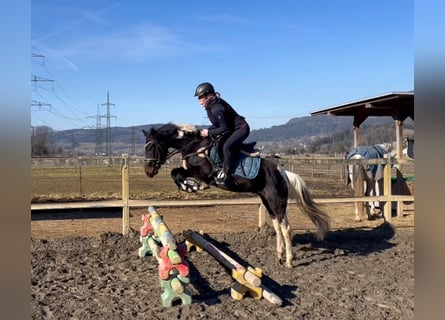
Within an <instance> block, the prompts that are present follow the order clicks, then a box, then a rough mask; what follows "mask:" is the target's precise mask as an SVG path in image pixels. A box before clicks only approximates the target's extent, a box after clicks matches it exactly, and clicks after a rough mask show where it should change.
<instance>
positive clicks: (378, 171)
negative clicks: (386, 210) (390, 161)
mask: <svg viewBox="0 0 445 320" xmlns="http://www.w3.org/2000/svg"><path fill="white" fill-rule="evenodd" d="M391 149H392V145H391V144H390V143H383V144H376V145H373V146H360V147H357V148H353V149H351V150H350V151H349V152H348V153H347V154H346V155H345V159H346V160H351V159H379V158H383V157H384V155H385V154H387V153H389V152H390V150H391ZM390 156H394V153H393V152H391V153H390ZM362 182H363V183H362ZM349 184H351V188H352V190H353V191H354V194H355V195H356V196H379V195H381V192H382V190H383V166H382V165H381V164H372V165H368V164H366V165H362V164H347V165H346V185H349ZM354 205H355V221H357V222H358V221H361V220H362V219H361V217H360V207H359V206H361V202H355V203H354ZM381 214H382V210H381V208H380V202H379V201H369V202H368V203H367V206H366V215H367V217H368V220H374V219H375V218H377V217H378V216H379V215H381Z"/></svg>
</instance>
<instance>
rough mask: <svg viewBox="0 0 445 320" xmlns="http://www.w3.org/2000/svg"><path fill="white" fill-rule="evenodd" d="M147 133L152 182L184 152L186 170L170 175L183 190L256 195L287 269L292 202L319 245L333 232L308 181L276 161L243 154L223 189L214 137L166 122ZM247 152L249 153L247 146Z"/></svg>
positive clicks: (147, 171) (147, 167)
mask: <svg viewBox="0 0 445 320" xmlns="http://www.w3.org/2000/svg"><path fill="white" fill-rule="evenodd" d="M142 132H143V134H144V135H145V138H146V142H145V159H144V170H145V174H146V175H147V176H148V177H149V178H152V177H154V176H155V175H156V174H158V172H159V169H160V168H161V166H162V165H163V164H164V163H165V162H166V160H167V159H169V158H171V157H172V156H173V155H174V154H178V153H179V154H181V157H182V166H181V167H178V168H174V169H172V170H171V173H170V174H171V178H172V179H173V181H174V182H175V184H176V185H177V187H178V189H179V190H181V191H186V192H197V191H198V190H200V189H205V188H206V187H210V186H216V187H218V188H221V189H225V190H229V191H233V192H250V193H254V194H257V195H258V196H259V197H260V199H261V201H262V203H263V205H264V207H265V208H266V209H267V212H268V214H269V216H270V218H271V220H272V224H273V227H274V229H275V233H276V238H277V241H276V252H277V255H278V259H279V262H280V263H282V262H283V260H282V259H283V251H285V259H286V261H285V264H286V267H288V268H291V267H292V263H291V261H292V259H293V253H292V243H291V237H290V226H289V221H288V216H287V203H288V199H294V200H296V203H297V205H298V206H299V208H300V209H301V211H302V212H303V213H304V214H306V215H307V216H308V217H309V218H310V219H311V221H312V222H313V223H314V224H315V226H316V239H317V240H323V239H324V237H325V235H326V233H327V231H328V230H329V229H330V225H331V220H330V217H329V216H328V215H327V213H326V212H325V211H323V210H322V209H321V208H320V207H319V206H318V205H317V204H316V203H315V202H314V200H313V197H312V195H311V193H310V192H309V189H308V188H307V186H306V183H305V182H304V181H303V179H302V178H301V177H300V176H299V175H297V174H296V173H293V172H290V171H286V170H284V169H282V168H281V167H280V165H277V164H276V163H275V162H273V161H272V160H269V159H264V158H261V157H258V156H257V157H252V156H246V155H244V154H242V153H240V155H239V160H238V161H239V165H238V166H237V169H236V170H235V177H234V183H233V184H230V185H229V186H227V185H220V184H216V183H215V175H216V168H217V162H218V161H217V159H218V156H219V154H218V152H217V150H218V148H217V147H216V146H215V141H213V140H211V139H210V138H209V137H205V138H203V137H201V136H200V134H199V131H198V130H197V128H196V127H195V126H193V125H177V124H174V123H167V124H162V125H159V126H157V127H152V128H151V129H150V131H145V130H142ZM252 145H254V143H251V144H250V149H252ZM243 147H245V148H246V147H247V144H244V146H243ZM215 155H216V157H215ZM248 163H250V165H249V164H248ZM252 168H254V169H252ZM246 172H249V174H247V173H246ZM283 242H284V245H283Z"/></svg>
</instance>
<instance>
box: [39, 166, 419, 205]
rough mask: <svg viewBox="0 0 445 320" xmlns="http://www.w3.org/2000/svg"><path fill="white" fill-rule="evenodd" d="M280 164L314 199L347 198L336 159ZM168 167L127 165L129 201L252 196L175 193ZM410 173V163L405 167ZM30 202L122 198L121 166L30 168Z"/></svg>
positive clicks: (215, 192)
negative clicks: (151, 170)
mask: <svg viewBox="0 0 445 320" xmlns="http://www.w3.org/2000/svg"><path fill="white" fill-rule="evenodd" d="M280 162H281V165H282V166H283V167H284V168H285V169H286V170H290V171H293V172H296V173H298V174H299V175H300V176H301V177H302V178H303V179H304V180H305V182H306V183H307V185H308V187H309V189H310V190H311V192H312V194H313V195H314V197H315V198H331V197H341V196H350V195H351V194H352V193H351V191H350V189H349V188H347V187H346V184H345V181H344V170H343V168H342V164H341V162H339V161H338V159H311V158H309V159H297V160H295V159H293V160H292V159H281V160H280ZM171 169H172V167H169V166H164V167H163V168H162V170H161V171H160V173H159V174H158V175H157V176H155V177H154V178H148V177H147V176H146V175H145V173H144V170H143V167H142V165H140V164H138V165H136V164H133V165H130V166H129V181H130V199H133V200H144V199H145V200H151V199H171V200H174V199H177V200H186V199H221V198H237V197H238V198H239V197H248V196H255V195H251V194H250V193H247V194H246V193H233V192H227V191H224V190H220V189H217V188H210V189H207V190H205V191H200V192H198V193H196V194H188V193H185V192H180V191H178V189H177V187H176V185H175V184H174V182H173V180H172V179H171V177H170V170H171ZM406 172H407V173H408V174H410V175H413V174H414V164H413V165H411V166H408V167H406ZM31 186H32V187H31V192H32V194H31V201H32V202H46V201H81V200H112V199H121V198H122V167H121V165H91V166H78V165H77V166H76V165H75V166H63V167H62V166H60V167H37V166H35V167H32V168H31Z"/></svg>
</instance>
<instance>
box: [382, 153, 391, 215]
mask: <svg viewBox="0 0 445 320" xmlns="http://www.w3.org/2000/svg"><path fill="white" fill-rule="evenodd" d="M384 158H386V164H385V165H384V168H383V195H384V196H385V198H386V200H385V206H384V208H383V215H384V217H385V221H386V222H391V218H392V212H391V211H392V202H391V157H390V156H389V155H388V154H385V155H384Z"/></svg>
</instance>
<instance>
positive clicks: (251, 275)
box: [183, 230, 283, 305]
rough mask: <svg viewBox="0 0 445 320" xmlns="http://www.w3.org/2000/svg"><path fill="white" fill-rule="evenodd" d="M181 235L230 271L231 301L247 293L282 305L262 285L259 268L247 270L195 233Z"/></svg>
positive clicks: (248, 268)
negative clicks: (231, 281)
mask: <svg viewBox="0 0 445 320" xmlns="http://www.w3.org/2000/svg"><path fill="white" fill-rule="evenodd" d="M183 234H184V237H185V239H186V240H187V241H189V243H191V244H193V245H195V246H196V247H199V248H202V249H204V250H206V251H207V252H208V253H209V254H210V255H212V256H213V257H214V258H215V259H216V260H218V261H219V262H220V263H221V264H222V265H224V266H225V267H226V268H227V269H230V270H231V271H232V278H233V279H235V281H236V282H235V283H234V284H233V285H232V288H231V296H232V298H233V299H235V300H242V299H243V297H244V295H245V294H246V293H247V292H248V293H249V294H250V296H251V297H253V298H256V299H261V298H264V299H266V300H267V301H269V302H271V303H273V304H276V305H281V304H282V303H283V301H282V300H281V298H280V297H278V296H277V295H276V294H275V293H273V292H272V291H271V290H269V289H268V288H267V287H266V286H265V285H264V284H262V282H261V277H262V275H263V274H262V270H261V269H260V268H252V267H251V266H248V267H247V268H246V267H244V266H243V265H241V264H240V263H239V262H237V261H236V260H235V259H233V258H232V257H230V256H229V255H228V254H226V253H225V252H224V251H222V250H221V249H219V248H218V247H216V246H215V245H214V244H212V243H210V242H209V241H207V240H206V239H204V238H203V237H202V236H201V235H200V234H199V233H197V232H195V231H192V230H186V231H184V233H183ZM189 247H190V245H189Z"/></svg>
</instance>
